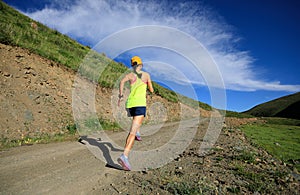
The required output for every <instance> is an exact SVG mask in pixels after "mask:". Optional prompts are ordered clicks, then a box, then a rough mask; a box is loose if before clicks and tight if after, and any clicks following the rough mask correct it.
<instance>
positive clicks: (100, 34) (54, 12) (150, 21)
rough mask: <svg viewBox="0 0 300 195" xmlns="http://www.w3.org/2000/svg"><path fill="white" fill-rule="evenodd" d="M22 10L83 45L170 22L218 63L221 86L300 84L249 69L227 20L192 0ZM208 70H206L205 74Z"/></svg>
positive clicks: (128, 0)
mask: <svg viewBox="0 0 300 195" xmlns="http://www.w3.org/2000/svg"><path fill="white" fill-rule="evenodd" d="M26 14H27V15H28V16H29V17H31V18H33V19H36V20H38V21H40V22H42V23H44V24H46V25H47V26H49V27H51V28H54V29H57V30H58V31H60V32H62V33H64V34H67V35H69V36H71V37H72V38H75V39H78V40H81V42H85V43H86V44H89V45H95V44H97V43H98V42H99V41H101V40H102V39H103V38H105V37H107V36H109V35H111V34H113V33H115V32H118V31H120V30H123V29H126V28H130V27H134V26H141V25H164V26H169V27H173V28H176V29H179V30H181V31H183V32H186V33H188V34H190V35H191V36H192V37H194V38H195V39H197V40H198V41H199V42H200V43H202V44H203V46H204V47H205V48H206V49H207V50H208V52H209V53H210V55H211V56H212V57H213V59H214V60H215V62H216V64H217V65H218V67H219V70H220V72H221V75H222V78H223V80H224V83H225V86H226V89H232V90H237V91H253V90H271V91H290V92H295V91H299V89H300V86H299V85H281V84H280V82H277V81H276V82H275V81H272V82H270V81H267V80H265V79H264V80H263V79H261V78H259V74H257V73H256V72H257V71H254V67H255V66H254V63H255V60H254V59H253V58H252V57H251V55H250V54H249V53H248V52H247V51H239V50H237V49H236V48H235V46H234V45H236V42H238V40H239V39H240V37H238V36H236V35H235V34H234V33H232V31H231V29H230V26H228V25H227V24H226V23H225V22H224V21H222V20H221V19H220V17H218V16H217V15H216V14H215V13H214V12H212V11H211V10H210V9H207V8H206V7H205V6H204V5H202V4H201V3H199V2H196V1H188V2H184V1H182V2H181V3H178V2H177V3H176V1H175V2H173V1H161V2H160V1H147V2H145V1H144V2H141V1H137V0H122V1H110V0H97V1H95V0H77V1H71V0H67V1H63V0H60V1H53V4H52V5H50V6H48V7H46V8H45V9H43V10H39V11H36V12H32V13H26ZM145 33H147V32H145ZM132 36H133V35H132ZM141 38H142V37H141ZM126 41H127V40H123V41H122V40H120V41H119V42H118V43H119V45H123V44H126ZM155 41H157V42H163V41H164V40H163V39H160V40H155ZM178 41H180V40H178ZM188 49H191V48H185V51H188ZM192 52H193V51H192ZM153 60H155V59H153ZM168 64H172V65H174V66H176V62H173V61H172V60H170V62H168ZM178 66H182V65H178ZM205 68H206V69H208V68H209V67H207V66H206V67H205ZM179 69H180V68H179ZM256 69H257V68H256ZM161 71H162V70H160V72H161ZM185 71H186V70H185ZM207 71H208V72H209V70H207ZM211 71H212V70H211ZM211 71H210V73H211ZM258 72H259V71H258ZM185 74H190V76H189V79H190V82H191V83H194V84H199V85H203V83H204V80H203V79H199V73H197V74H195V72H188V73H185ZM213 76H214V75H213V74H212V75H209V76H208V77H213ZM170 79H172V80H173V81H174V82H176V81H177V82H178V83H182V81H183V80H182V79H177V80H176V79H174V78H173V77H172V78H170Z"/></svg>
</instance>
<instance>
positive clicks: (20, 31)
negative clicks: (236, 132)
mask: <svg viewBox="0 0 300 195" xmlns="http://www.w3.org/2000/svg"><path fill="white" fill-rule="evenodd" d="M0 14H1V17H0V43H3V44H6V45H13V46H19V47H21V48H24V49H28V50H29V51H31V52H33V53H35V54H38V55H40V56H41V57H44V58H47V59H50V60H53V61H54V62H56V63H59V64H62V65H65V66H67V67H68V68H71V69H72V70H75V71H77V70H78V68H79V66H80V64H81V63H82V62H83V60H85V61H84V62H87V61H86V59H87V56H88V58H89V60H88V63H89V66H90V67H88V69H84V70H81V72H80V73H81V74H83V75H84V76H86V77H88V78H90V79H91V80H94V81H95V82H98V83H99V84H100V85H101V86H102V87H106V88H113V87H114V85H115V83H116V81H117V80H118V79H119V78H120V76H121V75H122V74H123V73H124V72H126V71H128V68H127V67H126V66H125V65H123V64H121V63H117V62H115V61H113V60H111V59H109V58H107V57H106V56H105V54H100V53H97V52H95V51H93V50H91V49H90V48H89V47H88V46H83V45H81V44H79V43H78V42H76V41H75V40H73V39H71V38H70V37H68V36H66V35H63V34H61V33H60V32H58V31H57V30H53V29H50V28H48V27H47V26H45V25H43V24H41V23H39V22H36V21H34V20H32V19H31V18H29V17H27V16H25V15H23V14H21V13H19V12H18V11H16V10H15V9H13V8H11V7H10V6H8V5H7V4H5V3H4V2H2V1H0ZM106 65H107V66H106ZM102 67H104V68H105V69H104V70H103V72H102V74H101V77H100V78H98V77H97V76H98V74H97V71H98V70H99V69H101V71H102ZM95 76H96V77H95ZM154 87H155V94H157V95H159V96H161V97H163V98H165V99H167V100H168V101H171V102H175V103H177V102H178V101H179V100H181V101H182V102H184V104H188V105H190V106H193V107H199V106H200V107H201V108H203V109H205V110H211V109H212V108H211V107H210V106H209V105H207V104H205V103H202V102H198V101H195V100H192V99H190V98H188V97H185V96H182V95H180V94H176V93H175V92H172V91H170V90H168V89H166V88H164V87H162V86H160V85H158V84H156V83H154Z"/></svg>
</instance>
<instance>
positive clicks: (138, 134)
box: [135, 133, 142, 141]
mask: <svg viewBox="0 0 300 195" xmlns="http://www.w3.org/2000/svg"><path fill="white" fill-rule="evenodd" d="M135 140H137V141H142V138H141V134H140V133H136V134H135Z"/></svg>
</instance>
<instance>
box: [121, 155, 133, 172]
mask: <svg viewBox="0 0 300 195" xmlns="http://www.w3.org/2000/svg"><path fill="white" fill-rule="evenodd" d="M118 163H119V164H120V165H121V166H122V167H123V169H124V170H125V171H130V170H131V166H130V164H129V162H128V158H127V157H126V156H125V155H124V154H122V155H121V156H120V158H118Z"/></svg>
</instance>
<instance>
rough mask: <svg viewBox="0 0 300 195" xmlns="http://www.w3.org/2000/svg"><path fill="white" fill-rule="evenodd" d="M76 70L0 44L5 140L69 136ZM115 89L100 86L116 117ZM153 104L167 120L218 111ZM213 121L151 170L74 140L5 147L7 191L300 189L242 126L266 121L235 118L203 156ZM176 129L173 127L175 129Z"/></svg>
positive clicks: (106, 110) (104, 111)
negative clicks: (127, 167) (107, 157)
mask: <svg viewBox="0 0 300 195" xmlns="http://www.w3.org/2000/svg"><path fill="white" fill-rule="evenodd" d="M75 75H76V73H75V72H74V71H72V70H69V69H67V68H65V67H63V66H61V65H59V64H57V63H54V62H52V61H50V60H48V59H45V58H42V57H40V56H38V55H36V54H33V53H31V52H30V51H27V50H24V49H21V48H18V47H12V46H7V45H3V44H0V85H1V88H0V90H1V93H0V101H1V112H0V138H1V140H16V139H22V138H24V137H26V136H27V137H35V136H41V135H55V134H65V133H66V132H67V128H66V127H67V126H68V125H70V124H73V123H74V121H73V115H72V114H73V113H72V87H73V82H74V77H75ZM112 94H113V90H110V89H105V88H101V87H99V86H97V87H96V103H95V105H96V109H97V114H98V116H99V117H101V118H105V119H109V120H112V121H113V120H114V118H113V117H112V115H113V113H112V110H111V107H112V105H111V104H112V102H113V101H112V99H111V96H112ZM148 102H149V104H150V105H152V104H154V105H157V104H156V103H157V102H160V104H162V105H164V106H163V107H164V108H166V109H167V111H166V113H167V117H166V118H165V119H163V120H168V121H175V120H178V119H179V118H180V117H183V118H188V117H191V116H197V114H199V112H200V114H201V117H204V118H205V117H209V116H210V113H209V112H207V111H204V110H200V111H199V110H194V109H192V108H189V107H188V106H185V105H180V104H174V103H170V102H167V101H165V100H163V99H161V98H160V97H159V96H153V97H152V98H150V97H149V101H148ZM155 108H157V107H154V112H156V111H155ZM158 108H160V107H158ZM182 109H183V110H185V111H184V112H182V111H181V110H182ZM159 111H161V110H159ZM181 115H184V116H181ZM151 117H152V118H151ZM154 119H155V114H153V115H152V116H151V115H150V116H148V118H147V121H146V123H149V124H151V122H153V121H154ZM155 120H156V119H155ZM208 122H209V118H207V120H205V121H204V122H202V123H201V124H200V125H199V126H198V127H197V128H198V131H197V133H196V135H195V136H194V138H193V141H192V143H191V144H190V145H189V147H188V148H187V149H186V150H185V151H184V152H183V153H182V154H180V155H179V156H178V157H177V158H175V159H174V160H172V161H171V162H170V163H168V164H167V165H165V166H163V167H160V168H157V169H147V170H143V171H132V172H125V171H121V170H117V169H114V168H111V167H107V166H105V163H102V162H101V161H100V160H98V159H96V158H95V157H94V156H93V155H92V154H91V153H90V152H89V151H88V149H87V148H86V147H85V146H84V145H82V144H81V143H78V142H74V141H73V142H63V143H56V144H55V143H54V144H36V145H33V146H22V147H16V148H12V149H5V150H2V151H1V153H0V157H1V158H0V165H1V169H0V186H1V187H0V194H35V193H50V194H66V193H74V194H201V193H202V194H299V192H300V183H299V174H298V173H297V171H296V170H293V169H292V167H290V166H289V165H286V164H285V163H283V162H281V161H279V160H277V159H275V158H273V157H272V156H271V155H269V154H268V153H267V152H265V151H264V150H262V149H260V148H257V147H254V146H253V145H252V144H251V143H250V142H249V141H248V140H247V139H246V138H245V136H244V134H243V132H242V131H241V130H240V129H239V126H240V125H241V124H245V123H257V122H262V121H259V120H257V119H236V118H227V119H226V123H225V124H224V127H223V129H222V131H221V134H220V135H219V137H218V141H217V143H216V144H215V145H214V146H213V148H212V150H210V151H209V152H208V153H206V154H205V155H200V154H199V153H198V149H199V147H200V145H201V144H202V143H203V137H204V135H205V133H206V130H207V126H208ZM171 127H172V126H169V127H166V128H167V129H166V130H165V131H170V132H172V131H174V129H172V128H171ZM165 131H164V132H165ZM111 133H112V134H113V136H116V137H117V139H118V140H119V141H120V143H122V142H123V143H124V142H125V137H126V132H111ZM160 133H161V134H160ZM119 134H120V135H121V136H120V135H119ZM160 135H161V136H160ZM162 135H163V134H162V132H160V131H158V132H157V135H156V136H158V138H159V137H160V139H161V142H162V143H164V142H165V141H166V140H164V139H163V138H164V137H165V136H162ZM147 139H148V140H147ZM151 139H152V138H151V136H149V137H145V138H144V140H143V141H142V142H139V143H136V144H135V146H134V147H136V148H138V147H139V146H143V144H146V143H148V144H149V143H152V142H151ZM155 140H157V139H156V138H155ZM158 140H159V139H158ZM96 142H98V141H96ZM32 174H33V175H32Z"/></svg>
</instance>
